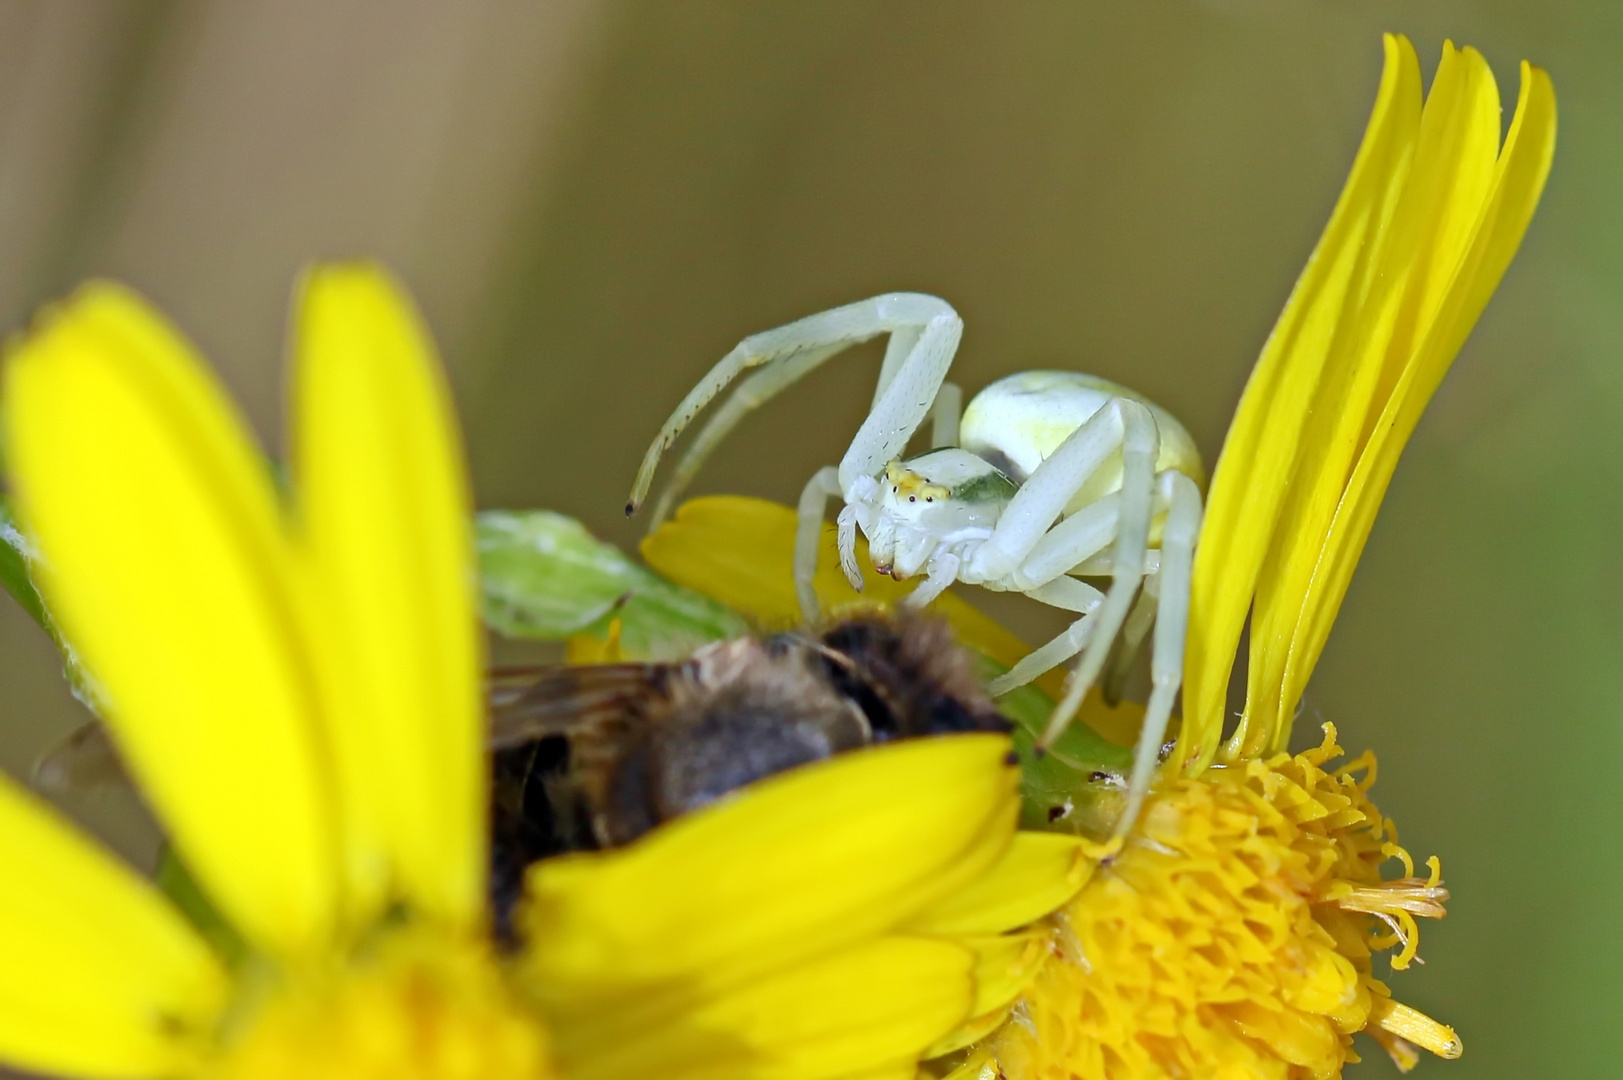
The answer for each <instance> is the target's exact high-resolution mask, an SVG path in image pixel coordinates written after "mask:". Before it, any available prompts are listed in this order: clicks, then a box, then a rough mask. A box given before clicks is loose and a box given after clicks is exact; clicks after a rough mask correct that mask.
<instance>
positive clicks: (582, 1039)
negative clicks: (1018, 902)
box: [556, 937, 973, 1080]
mask: <svg viewBox="0 0 1623 1080" xmlns="http://www.w3.org/2000/svg"><path fill="white" fill-rule="evenodd" d="M970 970H971V957H970V955H969V953H968V952H967V951H966V950H965V949H963V948H961V947H959V946H957V945H952V944H949V943H947V942H943V941H930V940H926V939H922V938H908V937H889V938H881V939H879V940H876V941H871V942H866V943H863V944H861V945H857V946H855V947H852V948H848V949H846V950H844V951H842V952H838V953H835V954H833V955H830V956H826V957H818V958H817V959H815V960H812V961H810V962H808V963H805V964H802V965H800V966H797V967H794V968H792V969H790V970H789V971H786V972H783V973H781V974H779V975H775V976H772V977H770V978H766V979H762V980H760V981H758V982H753V983H750V984H749V985H747V986H744V987H740V988H738V989H737V990H736V991H734V992H732V993H725V994H720V995H717V996H715V997H711V998H708V999H705V1000H702V1001H698V1002H696V1003H693V1004H691V1005H690V1006H689V1007H688V1008H685V1009H683V1010H682V1011H681V1012H680V1013H678V1014H677V1015H675V1016H673V1017H670V1018H668V1019H666V1020H664V1021H660V1020H657V1019H656V1020H652V1021H650V1020H648V1019H647V1018H645V1017H642V1016H634V1015H628V1014H625V1013H616V1012H615V1011H612V1010H608V1011H603V1012H600V1013H599V1014H598V1015H597V1016H595V1017H594V1018H593V1019H592V1020H591V1021H588V1022H587V1023H585V1024H583V1025H570V1026H564V1027H560V1029H559V1033H558V1042H557V1048H556V1049H557V1054H558V1058H559V1063H560V1065H561V1072H562V1073H564V1074H565V1075H567V1076H569V1077H571V1080H617V1078H621V1077H625V1078H627V1080H636V1078H640V1077H649V1076H658V1077H661V1078H662V1080H678V1078H686V1077H692V1078H694V1080H724V1078H730V1077H737V1078H740V1080H744V1078H750V1080H821V1078H825V1077H828V1078H833V1077H848V1076H851V1075H852V1074H853V1073H859V1074H864V1075H866V1074H870V1073H876V1074H878V1075H880V1076H886V1075H892V1074H895V1073H897V1072H898V1071H900V1070H901V1069H903V1068H904V1066H903V1064H902V1063H903V1062H906V1063H907V1066H906V1067H907V1068H908V1069H909V1070H910V1069H911V1064H912V1063H913V1062H915V1061H917V1060H918V1057H919V1055H920V1053H921V1052H922V1051H923V1050H924V1048H925V1047H926V1046H928V1045H929V1044H930V1043H931V1042H932V1041H933V1040H935V1039H936V1038H938V1037H939V1036H940V1035H941V1033H942V1032H944V1031H946V1030H948V1029H950V1028H951V1027H952V1026H953V1025H955V1024H957V1023H958V1022H959V1021H960V1020H961V1019H962V1018H963V1017H964V1015H965V1014H966V1012H967V1011H968V1010H969V1008H970V1003H971V1000H972V997H973V995H972V991H971V985H972V980H971V977H970Z"/></svg>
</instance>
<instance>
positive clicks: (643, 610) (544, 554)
mask: <svg viewBox="0 0 1623 1080" xmlns="http://www.w3.org/2000/svg"><path fill="white" fill-rule="evenodd" d="M475 535H476V537H477V539H478V544H479V568H480V577H481V587H482V590H483V593H484V616H485V621H486V622H487V623H489V624H490V626H492V627H493V628H494V629H496V630H497V631H499V632H500V633H502V634H505V635H507V636H508V637H515V638H530V639H535V640H540V641H561V640H564V639H566V638H569V637H572V636H574V635H576V634H590V635H592V636H596V637H602V636H603V634H604V633H605V632H606V631H607V629H608V626H609V624H610V622H612V621H613V620H615V619H619V620H620V644H621V650H622V651H623V652H624V654H625V655H626V657H627V658H629V659H636V660H664V659H672V658H676V657H680V656H685V655H686V654H687V653H689V652H691V651H692V650H693V649H694V648H696V647H697V646H699V645H702V644H704V643H706V642H710V641H718V640H721V639H723V638H732V637H738V636H739V635H741V634H745V633H748V632H749V624H748V623H746V622H745V621H744V619H743V618H741V617H740V616H738V615H736V614H735V613H733V612H732V611H730V610H728V609H727V608H725V607H723V606H722V605H720V604H718V603H716V602H715V601H714V600H711V599H710V598H708V597H706V596H702V595H700V594H699V593H696V592H694V591H692V590H691V589H685V588H683V587H681V586H680V585H675V584H673V583H671V582H669V581H667V580H665V579H664V578H662V577H660V576H659V575H658V574H656V573H654V572H653V571H651V570H649V569H647V568H646V567H644V566H642V565H640V564H639V563H637V562H634V561H633V560H631V559H629V558H627V557H626V556H625V554H624V553H623V552H621V551H620V549H619V548H617V547H615V546H614V545H613V544H609V543H605V542H604V541H601V540H599V539H597V538H596V537H594V536H593V535H592V534H591V533H590V532H588V531H587V530H586V527H585V526H584V525H582V524H581V523H580V522H578V521H576V520H575V519H574V518H571V517H566V516H564V515H563V514H556V513H553V512H551V511H548V510H527V511H507V510H491V511H486V512H485V513H482V514H480V515H479V517H478V520H477V523H476V526H475Z"/></svg>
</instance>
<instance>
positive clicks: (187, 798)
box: [4, 284, 338, 949]
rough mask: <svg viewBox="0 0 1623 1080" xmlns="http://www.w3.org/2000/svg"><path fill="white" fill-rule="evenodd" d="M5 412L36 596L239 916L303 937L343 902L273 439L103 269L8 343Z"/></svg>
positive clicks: (313, 661)
mask: <svg viewBox="0 0 1623 1080" xmlns="http://www.w3.org/2000/svg"><path fill="white" fill-rule="evenodd" d="M4 421H5V422H4V428H5V435H6V440H7V445H6V451H7V454H6V456H7V459H8V461H9V463H10V467H11V478H12V481H13V483H14V485H15V490H16V495H17V499H18V504H19V509H20V510H21V514H22V518H23V520H24V523H25V525H26V527H27V529H28V531H29V532H30V533H31V534H32V536H33V537H34V539H35V541H36V542H37V544H38V546H39V549H40V551H41V553H42V555H43V560H44V565H43V566H42V567H41V568H40V576H41V584H42V585H43V591H44V594H45V596H46V598H47V601H48V603H49V604H50V606H51V610H52V612H53V613H54V614H55V615H56V617H57V619H58V622H59V624H60V625H61V627H62V628H63V630H64V631H65V633H66V636H67V637H68V639H69V640H70V641H72V642H73V643H74V644H75V646H76V647H77V648H78V649H79V651H80V653H81V655H82V656H83V657H84V659H85V661H86V664H87V666H88V668H89V670H90V671H91V672H92V674H93V675H94V676H95V678H96V679H97V681H98V682H99V683H100V684H101V685H102V688H103V689H104V690H105V691H106V696H107V699H108V701H109V703H110V711H109V716H108V720H109V723H110V725H111V728H112V731H113V734H114V736H115V738H116V739H117V741H118V744H119V747H120V749H121V750H122V752H123V754H124V756H125V759H126V760H127V762H128V763H129V765H130V767H131V769H132V770H133V772H134V773H135V775H136V777H137V778H138V779H139V780H140V783H141V787H142V790H143V791H144V792H145V793H146V795H147V797H148V798H149V799H150V800H151V802H152V805H153V806H154V808H155V809H156V810H157V812H158V814H159V815H160V816H161V817H162V818H163V820H164V822H165V824H166V825H167V827H168V828H169V830H170V832H171V834H172V835H173V837H174V839H175V842H176V844H177V846H178V847H179V849H180V850H181V852H182V853H183V854H184V856H185V858H186V861H187V863H188V864H189V865H190V866H191V867H192V869H193V871H194V872H195V873H196V874H197V876H198V878H199V879H200V880H201V881H202V882H203V883H204V884H205V885H206V887H207V888H208V890H209V893H210V894H211V896H212V897H213V898H214V900H215V901H216V902H217V903H218V904H219V905H220V907H221V908H222V910H223V911H224V912H225V913H226V914H227V915H228V916H229V917H230V919H231V921H232V922H233V923H234V924H235V925H236V926H237V927H238V928H239V929H241V930H242V931H244V933H246V934H247V935H248V936H250V937H252V938H253V939H254V940H255V941H257V942H258V943H260V944H261V945H264V946H267V947H272V948H282V949H288V948H294V947H298V946H302V945H304V944H307V943H308V942H309V941H310V940H311V939H312V938H313V937H315V936H316V935H317V934H319V933H320V932H321V931H322V930H323V928H325V927H326V926H327V925H329V923H330V920H331V917H332V914H333V912H334V910H335V905H336V893H337V888H338V872H337V851H336V844H337V836H336V832H337V830H336V825H335V818H334V808H333V805H332V801H333V800H332V791H331V780H330V776H329V772H328V770H329V763H328V762H327V761H326V760H325V756H324V753H323V747H322V744H321V738H320V731H319V726H318V725H319V724H320V722H321V719H322V700H321V693H320V687H319V685H318V676H317V671H318V663H319V662H318V660H317V658H315V657H313V656H312V655H311V652H310V649H309V646H308V642H309V635H308V633H307V632H306V619H307V617H308V613H307V611H305V610H304V609H303V606H302V604H303V601H302V600H301V595H300V590H299V589H298V583H297V581H296V578H295V568H294V566H293V562H292V556H291V552H290V551H289V550H288V545H287V544H286V542H285V540H284V539H283V536H282V533H281V531H280V527H279V522H278V507H277V504H276V498H275V494H274V492H273V490H272V486H271V480H270V474H269V471H268V469H267V466H266V463H265V460H264V458H263V457H262V456H261V455H260V454H259V453H258V451H257V450H256V449H255V447H254V446H253V444H252V441H251V440H250V438H249V436H248V434H247V430H246V427H245V426H244V425H243V423H242V422H241V420H240V419H239V418H238V416H237V413H236V411H235V410H234V409H233V408H232V406H231V404H230V402H229V401H228V400H227V398H226V397H225V395H224V394H223V393H222V392H221V390H220V388H219V386H218V385H217V384H216V383H215V381H214V379H213V378H212V377H211V376H210V374H209V373H208V372H207V370H206V369H205V368H204V366H203V365H202V363H201V362H200V361H199V360H198V358H197V357H196V356H195V354H194V353H193V351H192V349H191V348H190V346H189V345H188V344H187V343H186V342H185V341H183V340H182V339H181V337H180V336H179V335H178V333H176V332H175V331H174V330H173V329H172V328H171V327H170V326H169V325H168V324H167V323H166V322H165V321H164V320H163V319H162V318H161V317H160V316H159V315H157V314H156V313H155V312H153V311H152V310H151V309H150V308H148V307H147V306H146V304H145V303H143V302H142V301H141V300H140V299H138V298H137V297H136V296H134V295H133V294H131V293H129V292H127V291H126V290H124V289H121V288H119V287H117V286H113V285H108V284H92V285H89V286H86V287H85V288H84V289H82V290H81V291H80V292H79V293H77V294H76V295H75V296H74V297H73V298H72V299H70V300H69V301H67V302H66V303H64V304H63V305H62V306H61V307H59V308H56V309H54V310H52V311H50V312H48V313H47V314H46V315H45V316H44V317H43V318H42V319H41V322H40V325H39V327H38V328H37V329H36V330H35V332H34V333H32V334H31V335H30V336H29V337H28V338H26V339H25V340H24V341H23V342H22V343H21V344H20V345H18V346H17V347H15V349H14V350H13V352H12V355H11V357H10V362H9V363H8V364H7V366H6V380H5V395H4Z"/></svg>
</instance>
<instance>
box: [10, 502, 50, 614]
mask: <svg viewBox="0 0 1623 1080" xmlns="http://www.w3.org/2000/svg"><path fill="white" fill-rule="evenodd" d="M28 559H29V544H28V538H27V537H25V536H23V534H22V530H21V529H19V528H17V523H16V521H15V520H14V518H13V517H12V513H11V503H10V502H9V501H8V500H7V499H6V498H5V497H4V496H0V585H4V586H5V588H6V592H8V593H10V594H11V595H12V596H13V597H15V598H16V600H17V603H19V604H21V605H22V606H23V610H24V611H26V612H28V617H29V618H30V619H33V620H34V621H35V622H36V623H38V624H39V625H40V628H41V629H43V630H45V631H47V632H49V633H51V634H52V635H53V636H54V635H55V631H54V630H52V628H51V619H50V616H48V615H46V614H45V601H43V600H41V599H40V596H39V590H38V589H36V588H34V579H33V578H31V577H30V576H29V574H28Z"/></svg>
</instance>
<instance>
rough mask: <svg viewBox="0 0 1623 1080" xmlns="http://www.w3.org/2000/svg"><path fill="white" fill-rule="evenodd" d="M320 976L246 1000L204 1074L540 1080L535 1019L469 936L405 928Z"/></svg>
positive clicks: (225, 1079)
mask: <svg viewBox="0 0 1623 1080" xmlns="http://www.w3.org/2000/svg"><path fill="white" fill-rule="evenodd" d="M390 938H392V939H394V940H389V941H386V942H385V943H384V946H383V948H381V949H379V950H378V951H377V952H376V953H375V954H373V955H369V956H365V957H362V958H360V959H358V960H355V961H352V962H351V963H349V964H347V965H345V966H344V968H343V969H342V970H340V971H333V972H327V973H325V974H323V975H320V976H315V977H305V978H301V979H288V980H285V981H279V982H277V983H276V984H275V985H274V986H273V987H271V988H269V989H267V990H266V992H265V994H264V996H263V1000H262V1001H260V1002H257V1003H252V1004H246V1005H245V1008H244V1012H245V1013H246V1015H245V1016H244V1018H243V1020H242V1022H241V1029H240V1030H239V1031H237V1032H235V1033H233V1034H230V1035H228V1036H227V1037H226V1038H225V1039H224V1045H223V1047H222V1050H221V1052H220V1054H219V1056H217V1057H216V1058H215V1059H214V1060H213V1061H212V1062H210V1063H209V1064H208V1065H207V1066H206V1067H205V1068H204V1070H203V1072H202V1075H203V1076H204V1077H205V1078H207V1080H283V1078H286V1077H293V1076H296V1077H300V1078H308V1080H327V1078H331V1080H338V1078H340V1077H343V1078H351V1080H373V1078H376V1080H383V1078H386V1077H387V1078H391V1080H403V1078H404V1080H474V1078H480V1077H501V1078H503V1080H544V1078H546V1077H549V1076H550V1075H551V1071H550V1069H549V1067H548V1055H547V1041H546V1036H545V1032H544V1031H543V1029H542V1027H541V1025H540V1022H539V1021H538V1020H537V1019H536V1018H535V1017H534V1016H533V1015H531V1014H529V1013H526V1012H525V1011H523V1010H522V1008H521V1007H520V1006H519V1005H518V1004H517V1003H516V1002H515V1001H514V1000H513V999H512V998H511V996H510V994H509V993H508V989H507V987H506V985H505V982H504V980H503V979H502V976H501V972H500V971H499V970H498V968H497V966H496V962H495V960H494V959H493V958H492V957H491V956H490V955H489V954H488V952H486V951H485V950H484V949H483V948H482V947H480V946H477V945H475V944H473V943H471V942H447V941H446V940H444V939H441V938H439V937H438V936H437V935H434V936H431V935H429V934H426V933H423V932H420V931H419V932H412V931H406V932H404V933H396V934H392V935H390Z"/></svg>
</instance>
